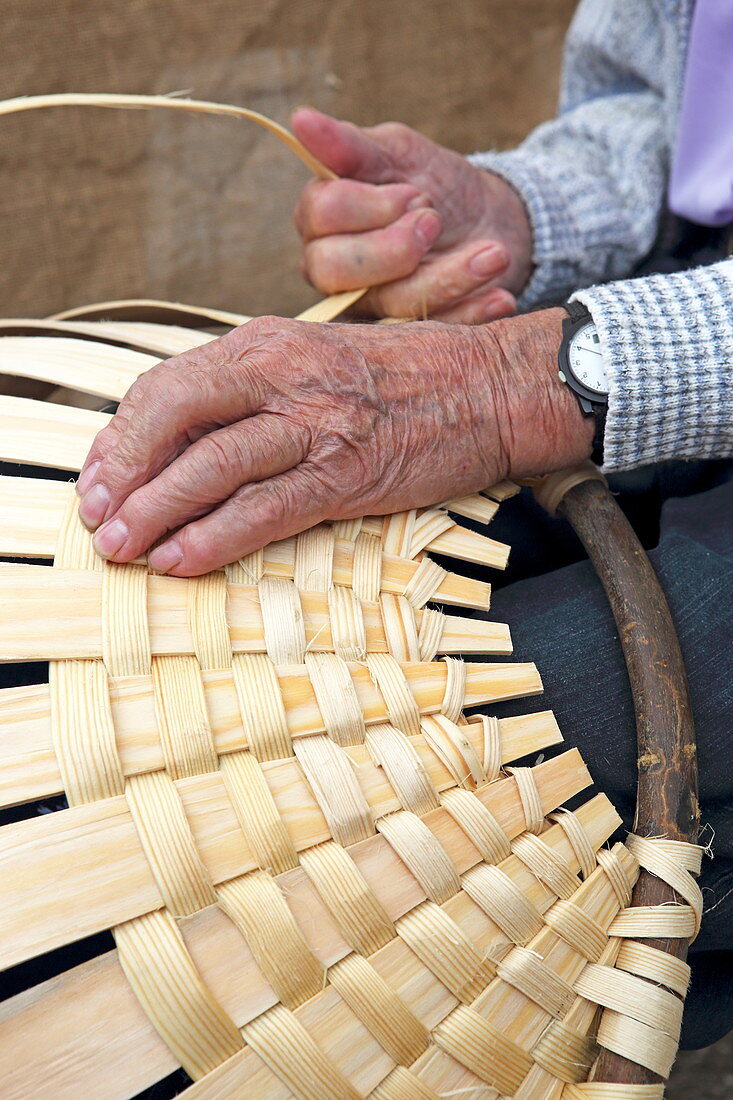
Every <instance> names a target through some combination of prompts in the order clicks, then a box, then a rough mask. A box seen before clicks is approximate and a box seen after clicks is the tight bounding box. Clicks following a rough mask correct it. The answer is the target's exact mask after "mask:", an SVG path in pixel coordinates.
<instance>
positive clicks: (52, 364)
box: [0, 336, 158, 401]
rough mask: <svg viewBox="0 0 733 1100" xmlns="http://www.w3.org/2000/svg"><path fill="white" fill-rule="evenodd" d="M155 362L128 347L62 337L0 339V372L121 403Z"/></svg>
mask: <svg viewBox="0 0 733 1100" xmlns="http://www.w3.org/2000/svg"><path fill="white" fill-rule="evenodd" d="M157 362H158V358H157V356H154V355H145V354H143V352H140V351H132V350H131V349H130V348H118V347H115V346H114V345H112V344H99V343H94V342H93V341H91V340H76V339H73V338H72V337H63V336H34V337H26V336H0V373H2V374H11V375H15V376H16V377H20V378H36V379H39V380H40V381H43V382H54V383H56V385H58V386H66V387H68V388H69V389H75V390H81V391H82V393H92V394H97V395H98V396H100V397H108V398H111V399H112V400H114V401H121V400H122V398H123V397H124V396H125V394H126V393H127V391H128V390H129V388H130V386H131V385H132V383H133V382H134V381H135V379H136V378H138V377H139V376H140V375H141V374H143V373H144V372H145V371H147V370H150V368H151V367H154V366H155V364H156V363H157Z"/></svg>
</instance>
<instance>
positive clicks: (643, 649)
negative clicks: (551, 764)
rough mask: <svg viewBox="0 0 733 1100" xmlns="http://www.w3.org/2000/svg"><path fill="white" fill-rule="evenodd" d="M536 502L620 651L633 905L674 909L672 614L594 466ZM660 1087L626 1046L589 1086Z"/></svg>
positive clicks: (679, 783) (678, 713) (687, 731)
mask: <svg viewBox="0 0 733 1100" xmlns="http://www.w3.org/2000/svg"><path fill="white" fill-rule="evenodd" d="M535 495H536V497H537V499H538V500H539V502H540V504H542V505H543V506H544V507H545V508H546V509H547V511H549V512H550V514H551V515H555V514H557V515H560V516H562V517H563V518H565V519H566V520H567V521H568V523H570V525H571V527H572V528H573V529H574V531H575V533H576V534H577V536H578V538H579V539H580V541H581V542H582V543H583V546H584V547H585V549H586V551H587V553H588V557H589V558H590V560H591V562H592V563H593V567H594V569H595V571H596V573H597V574H598V578H599V580H600V581H601V583H602V585H603V587H604V589H605V592H606V595H607V597H608V601H609V604H610V606H611V610H612V612H613V617H614V619H615V620H616V625H617V627H618V632H619V638H620V641H621V646H622V648H623V652H624V658H625V661H626V666H627V670H628V674H629V683H630V686H631V693H632V696H633V700H634V708H635V711H636V728H637V742H638V769H639V779H638V787H637V804H636V816H635V820H634V830H633V835H634V837H636V838H654V839H653V840H652V841H647V842H646V844H644V843H636V854H637V855H638V856H639V858H640V863H641V865H642V872H641V874H640V876H639V879H638V881H637V883H636V886H635V888H634V893H633V897H632V902H631V905H632V906H633V907H654V908H656V907H661V906H669V905H670V903H673V904H679V903H680V900H681V899H680V895H679V894H678V893H676V892H675V889H674V885H675V884H676V885H677V886H678V888H679V886H680V881H679V880H678V878H676V877H675V876H674V875H672V876H670V874H669V873H668V874H667V878H666V880H665V877H664V874H663V870H664V862H663V861H655V860H654V858H653V851H654V849H653V844H654V842H655V841H657V840H658V839H659V838H662V844H663V843H664V841H671V842H672V843H673V844H674V843H682V844H693V845H694V844H697V839H698V828H699V818H700V810H699V806H698V800H697V752H696V743H695V727H694V723H693V717H692V707H691V705H690V699H689V694H688V691H687V673H686V671H685V665H684V660H683V657H682V652H681V650H680V644H679V639H678V637H677V632H676V630H675V626H674V622H673V620H672V615H671V613H670V610H669V605H668V603H667V600H666V597H665V595H664V592H663V591H662V588H661V586H660V584H659V580H658V579H657V576H656V574H655V572H654V568H653V566H652V564H651V562H650V560H649V557H648V556H647V554H646V551H645V550H644V548H643V547H642V545H641V543H640V542H639V540H638V538H637V536H636V534H635V533H634V531H633V529H632V527H631V525H630V524H629V522H628V520H627V519H626V517H625V516H624V514H623V512H622V511H621V509H620V508H619V506H618V504H617V503H616V501H615V500H614V499H613V496H612V495H611V493H610V492H609V490H608V487H607V485H606V483H605V479H604V478H603V477H602V476H601V475H600V473H599V471H598V470H597V468H596V467H595V466H593V465H592V464H591V463H587V464H586V465H585V466H583V467H580V468H578V469H576V470H571V471H562V472H561V473H558V474H551V475H550V476H549V477H547V478H545V479H544V480H543V482H542V483H541V484H540V485H539V486H536V487H535ZM634 850H635V848H634V846H632V851H634ZM650 853H651V859H650ZM660 863H661V866H660ZM668 870H669V869H668ZM670 877H671V878H672V881H670ZM691 881H692V880H690V882H691ZM689 885H690V883H687V886H688V887H689ZM684 887H685V883H684V881H682V889H683V890H684ZM695 890H697V887H695ZM693 896H695V901H696V902H699V899H698V898H697V896H696V895H693ZM688 900H689V898H688ZM630 912H632V911H631V910H630ZM631 934H632V936H633V932H632V933H631ZM641 942H642V943H643V944H644V945H645V947H647V948H651V949H656V950H659V951H665V952H667V953H668V954H669V955H670V956H672V957H674V958H676V959H680V960H682V961H684V959H685V958H686V955H687V947H688V942H689V940H688V938H686V937H684V936H680V937H679V938H674V937H671V936H667V937H665V938H654V937H648V938H645V939H643V940H642V941H641ZM649 976H650V975H647V977H649ZM602 1026H603V1025H602ZM616 1045H617V1047H618V1046H619V1044H616ZM660 1079H661V1078H660V1077H659V1076H658V1075H657V1074H654V1073H652V1072H651V1070H649V1069H647V1068H645V1067H643V1066H640V1065H639V1064H638V1063H637V1062H634V1061H631V1060H629V1059H628V1058H625V1057H624V1056H623V1045H621V1049H617V1050H616V1051H614V1050H613V1047H610V1048H607V1049H606V1050H605V1051H604V1052H603V1053H602V1054H601V1056H600V1058H599V1060H598V1063H597V1064H596V1067H595V1072H594V1076H593V1080H595V1081H613V1082H619V1083H621V1084H628V1085H636V1084H638V1085H645V1084H654V1083H657V1082H658V1081H660Z"/></svg>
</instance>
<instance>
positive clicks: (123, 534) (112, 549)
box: [94, 519, 130, 558]
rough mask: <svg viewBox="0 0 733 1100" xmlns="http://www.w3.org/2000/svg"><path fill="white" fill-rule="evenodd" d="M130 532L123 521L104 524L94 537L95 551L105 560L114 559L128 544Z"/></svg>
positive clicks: (114, 520) (112, 520)
mask: <svg viewBox="0 0 733 1100" xmlns="http://www.w3.org/2000/svg"><path fill="white" fill-rule="evenodd" d="M129 534H130V532H129V531H128V529H127V524H126V523H125V522H124V520H121V519H111V520H110V521H109V523H104V524H102V526H101V527H100V528H99V530H98V531H97V533H96V534H95V536H94V549H95V550H96V551H97V553H98V554H101V555H102V557H103V558H111V557H113V556H114V555H115V554H116V553H117V551H118V550H120V549H121V547H122V546H124V544H125V543H126V542H127V538H128V536H129Z"/></svg>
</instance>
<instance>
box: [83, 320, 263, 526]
mask: <svg viewBox="0 0 733 1100" xmlns="http://www.w3.org/2000/svg"><path fill="white" fill-rule="evenodd" d="M236 331H239V332H240V333H241V330H236ZM227 341H228V336H225V337H222V338H221V339H220V340H218V341H213V344H218V345H220V347H219V348H217V349H214V350H211V349H212V344H208V345H205V350H204V348H197V349H195V351H194V352H189V353H186V355H182V356H177V357H176V358H174V359H169V360H168V361H167V362H165V363H162V364H160V366H159V367H154V368H153V370H152V371H149V372H148V374H147V375H143V376H142V378H140V379H139V380H138V381H137V382H136V383H135V385H134V386H133V387H132V389H131V390H130V393H129V394H128V395H126V396H125V398H124V399H123V401H122V402H121V404H120V407H119V409H118V411H117V413H116V414H115V416H114V417H113V418H112V421H111V422H110V424H109V425H108V426H107V427H106V428H104V429H103V431H101V432H100V433H99V435H98V436H97V437H96V439H95V440H94V443H93V444H92V447H91V450H90V451H89V454H88V456H87V459H86V462H85V464H84V469H83V471H82V478H81V479H80V482H79V483H77V488H78V491H79V493H80V496H81V501H80V505H79V515H80V517H81V519H82V520H83V522H84V523H85V524H86V525H87V526H88V527H89V528H91V529H95V528H96V527H98V526H99V524H100V523H102V522H103V521H104V520H105V519H107V518H109V517H110V516H111V515H112V514H113V513H114V512H115V511H117V509H118V508H119V506H120V505H121V503H122V501H123V500H124V499H125V497H126V496H128V495H129V494H130V493H131V492H133V491H134V490H135V489H138V488H139V487H140V486H141V485H145V484H146V483H147V482H149V481H150V480H151V479H152V478H153V477H155V476H157V474H159V473H160V471H161V470H162V469H164V468H165V467H166V466H167V465H169V463H171V462H172V461H173V460H174V459H175V458H177V457H178V455H180V454H182V453H183V451H184V450H185V449H186V448H187V447H188V446H189V445H190V444H191V443H192V442H194V441H195V440H197V439H200V438H201V437H202V436H204V435H206V434H207V433H208V432H209V431H211V430H212V429H215V428H219V427H221V426H223V425H226V424H230V423H233V422H237V421H239V420H243V419H244V418H245V417H248V416H250V415H252V414H253V413H255V412H256V411H257V410H258V408H259V407H260V406H261V403H262V397H263V393H264V380H263V378H262V377H261V376H260V375H258V372H257V371H256V370H254V369H248V365H247V362H246V356H245V355H244V353H243V351H242V340H241V335H240V337H239V339H238V342H237V344H236V353H235V354H234V353H233V351H232V350H230V346H229V343H228V342H227ZM245 350H247V349H245ZM248 350H252V349H251V348H250V349H248ZM92 466H94V470H93V474H89V473H88V471H89V470H91V468H92Z"/></svg>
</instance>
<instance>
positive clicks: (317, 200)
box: [295, 180, 430, 243]
mask: <svg viewBox="0 0 733 1100" xmlns="http://www.w3.org/2000/svg"><path fill="white" fill-rule="evenodd" d="M428 206H430V199H429V198H428V196H427V195H424V194H422V193H421V192H420V191H419V190H418V188H417V187H412V186H411V185H410V184H407V183H388V184H384V185H383V186H381V187H377V186H375V185H374V184H372V183H359V182H358V181H357V180H311V182H310V183H308V184H306V186H305V187H304V188H303V193H302V195H301V197H300V202H299V203H298V207H297V209H296V211H295V224H296V227H297V229H298V232H299V233H300V235H301V237H302V238H303V240H304V241H305V242H306V243H308V241H312V240H315V239H316V238H317V237H327V236H330V235H331V234H334V233H364V232H366V231H367V230H370V229H383V228H384V227H385V226H387V225H391V224H392V222H394V221H396V220H397V219H398V218H401V217H402V215H403V214H406V213H407V212H408V211H409V210H417V209H424V208H425V207H428Z"/></svg>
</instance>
